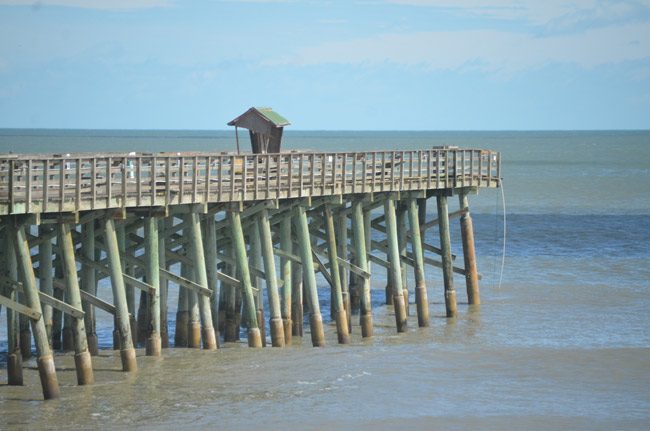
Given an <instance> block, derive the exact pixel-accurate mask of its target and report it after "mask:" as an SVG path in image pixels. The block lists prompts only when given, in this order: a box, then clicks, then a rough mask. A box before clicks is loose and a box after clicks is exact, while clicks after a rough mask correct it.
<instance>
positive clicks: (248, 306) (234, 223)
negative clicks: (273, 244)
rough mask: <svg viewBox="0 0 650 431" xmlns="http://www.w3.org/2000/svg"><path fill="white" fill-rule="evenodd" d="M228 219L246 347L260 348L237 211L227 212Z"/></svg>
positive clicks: (251, 287)
mask: <svg viewBox="0 0 650 431" xmlns="http://www.w3.org/2000/svg"><path fill="white" fill-rule="evenodd" d="M228 217H229V220H230V227H231V229H232V237H233V242H234V251H235V259H236V261H237V267H238V269H239V275H240V276H241V283H242V293H243V300H244V312H245V313H246V318H247V319H246V320H247V321H248V345H249V347H262V338H261V334H260V330H259V327H258V323H257V313H256V307H255V298H254V296H253V284H252V282H251V275H250V271H249V268H248V257H247V256H246V243H245V241H244V231H243V229H242V225H241V215H240V213H239V211H236V210H231V211H229V212H228Z"/></svg>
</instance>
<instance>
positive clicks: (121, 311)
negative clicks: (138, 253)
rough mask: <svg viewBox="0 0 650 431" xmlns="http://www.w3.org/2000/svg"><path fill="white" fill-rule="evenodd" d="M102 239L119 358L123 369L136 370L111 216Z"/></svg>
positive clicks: (120, 265)
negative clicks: (108, 274)
mask: <svg viewBox="0 0 650 431" xmlns="http://www.w3.org/2000/svg"><path fill="white" fill-rule="evenodd" d="M104 241H105V243H106V255H107V257H108V264H109V268H110V272H111V285H112V289H113V303H114V305H115V323H116V327H117V335H118V337H119V344H120V358H121V360H122V370H123V371H136V370H137V369H138V364H137V362H136V359H135V349H134V348H133V338H132V335H131V322H130V318H129V308H128V304H127V301H126V290H125V288H124V276H123V272H122V261H121V260H120V250H119V246H118V244H117V234H116V232H115V222H114V221H113V219H111V218H106V219H105V221H104Z"/></svg>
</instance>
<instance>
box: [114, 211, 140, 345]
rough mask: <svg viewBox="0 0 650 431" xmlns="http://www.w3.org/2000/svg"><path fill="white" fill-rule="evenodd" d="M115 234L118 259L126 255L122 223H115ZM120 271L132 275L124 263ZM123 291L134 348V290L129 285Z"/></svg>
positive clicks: (125, 241) (136, 340)
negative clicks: (118, 253)
mask: <svg viewBox="0 0 650 431" xmlns="http://www.w3.org/2000/svg"><path fill="white" fill-rule="evenodd" d="M115 233H116V237H117V244H118V249H119V251H120V257H121V255H122V254H126V248H127V239H126V230H125V226H124V221H120V222H118V223H115ZM122 270H123V271H124V273H125V274H128V275H134V274H133V271H132V268H131V265H129V264H126V263H125V264H123V265H122ZM124 289H125V290H124V292H125V296H126V303H127V306H128V310H129V327H130V328H131V342H132V344H133V346H135V345H136V344H137V342H138V334H137V327H138V326H137V322H136V319H135V317H136V309H135V288H134V287H133V286H131V285H128V284H125V285H124Z"/></svg>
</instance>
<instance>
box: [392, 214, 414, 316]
mask: <svg viewBox="0 0 650 431" xmlns="http://www.w3.org/2000/svg"><path fill="white" fill-rule="evenodd" d="M406 211H407V210H406V207H405V206H404V205H403V204H402V203H401V202H398V204H397V205H395V213H396V215H397V241H398V244H399V254H400V256H401V258H400V265H401V267H402V268H401V270H402V271H401V272H402V294H403V295H404V307H405V309H406V315H407V316H409V315H410V314H411V313H410V311H411V310H410V306H409V305H410V304H409V289H408V280H407V277H406V275H407V273H406V262H405V260H404V259H403V258H404V257H406V243H407V232H408V231H407V230H406V218H407V216H406Z"/></svg>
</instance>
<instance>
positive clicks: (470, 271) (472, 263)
mask: <svg viewBox="0 0 650 431" xmlns="http://www.w3.org/2000/svg"><path fill="white" fill-rule="evenodd" d="M458 200H459V203H460V209H461V210H464V213H463V215H461V216H460V233H461V237H462V241H463V260H464V263H465V286H466V287H467V302H468V303H469V305H479V304H480V303H481V295H480V292H479V287H478V269H477V268H476V252H475V250H474V226H473V223H472V216H471V215H470V212H469V199H468V196H467V191H466V190H461V192H460V194H459V195H458Z"/></svg>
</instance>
